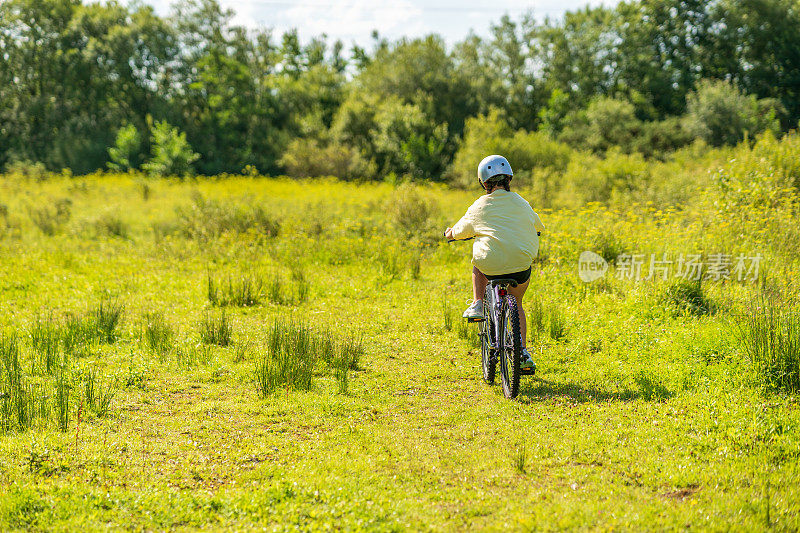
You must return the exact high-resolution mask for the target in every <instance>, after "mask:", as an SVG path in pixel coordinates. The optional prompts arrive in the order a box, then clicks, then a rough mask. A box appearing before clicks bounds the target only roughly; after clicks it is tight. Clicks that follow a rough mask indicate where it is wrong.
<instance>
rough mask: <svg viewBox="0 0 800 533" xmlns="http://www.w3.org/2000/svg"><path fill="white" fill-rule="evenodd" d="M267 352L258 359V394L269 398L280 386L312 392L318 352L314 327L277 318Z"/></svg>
mask: <svg viewBox="0 0 800 533" xmlns="http://www.w3.org/2000/svg"><path fill="white" fill-rule="evenodd" d="M266 344H267V346H266V348H267V349H266V350H264V351H262V352H261V353H260V354H259V356H258V358H257V359H256V364H255V371H254V378H255V385H256V391H257V392H258V394H259V395H260V396H261V397H267V396H269V395H270V394H272V393H273V392H274V391H275V390H276V389H277V388H278V387H285V388H287V389H292V390H311V378H312V376H313V373H314V366H315V364H316V362H317V352H316V350H315V349H314V344H315V343H314V342H313V337H312V332H311V328H310V327H309V326H308V325H307V324H305V323H302V322H299V323H298V322H293V321H291V320H281V319H276V320H275V321H274V322H273V324H272V327H271V328H270V330H269V332H268V335H267V341H266Z"/></svg>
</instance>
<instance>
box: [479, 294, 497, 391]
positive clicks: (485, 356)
mask: <svg viewBox="0 0 800 533" xmlns="http://www.w3.org/2000/svg"><path fill="white" fill-rule="evenodd" d="M488 302H489V298H488V289H487V293H486V296H484V298H483V322H480V338H481V363H482V367H483V381H485V382H486V383H487V384H489V385H491V384H493V383H494V376H495V373H496V372H497V358H496V357H495V355H494V353H493V348H492V347H493V346H494V345H495V342H494V341H493V340H492V339H493V338H494V323H493V322H492V321H491V317H492V313H490V312H489V310H488V307H489V304H488Z"/></svg>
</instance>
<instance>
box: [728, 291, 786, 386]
mask: <svg viewBox="0 0 800 533" xmlns="http://www.w3.org/2000/svg"><path fill="white" fill-rule="evenodd" d="M739 336H740V341H741V343H742V345H743V347H744V350H745V352H746V353H747V355H748V356H749V358H750V361H751V362H752V364H753V365H754V367H755V369H756V372H757V374H758V375H759V376H760V378H761V379H762V380H763V382H764V384H765V385H766V387H767V388H769V389H772V390H781V391H786V392H789V393H797V392H800V315H798V308H797V304H796V302H786V301H785V300H784V299H783V298H782V297H781V296H779V295H778V294H774V293H763V292H762V293H760V294H759V295H758V296H756V297H755V298H754V299H753V300H752V301H751V302H750V304H749V305H748V309H747V312H746V313H745V314H744V316H743V317H742V318H741V320H740V322H739Z"/></svg>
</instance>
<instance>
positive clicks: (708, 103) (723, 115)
mask: <svg viewBox="0 0 800 533" xmlns="http://www.w3.org/2000/svg"><path fill="white" fill-rule="evenodd" d="M765 104H766V105H765ZM686 127H687V129H688V130H689V131H690V132H691V133H692V134H693V135H694V136H696V137H698V138H701V139H703V140H705V141H706V142H707V143H708V144H710V145H712V146H722V145H724V144H728V145H734V144H736V143H738V142H739V141H741V140H742V139H744V138H745V136H746V135H749V136H750V137H754V136H755V135H756V134H758V133H761V132H763V131H771V132H773V133H777V132H778V131H780V121H779V120H778V118H777V111H776V109H775V108H774V107H772V103H771V102H770V101H767V102H759V101H758V100H757V99H756V97H755V96H752V95H749V96H748V95H746V94H744V93H743V92H742V91H740V90H739V89H738V88H737V87H735V86H734V85H732V84H731V83H730V82H728V81H721V80H702V81H700V82H699V83H698V84H697V86H696V88H695V90H694V91H693V92H691V93H689V95H688V96H687V98H686Z"/></svg>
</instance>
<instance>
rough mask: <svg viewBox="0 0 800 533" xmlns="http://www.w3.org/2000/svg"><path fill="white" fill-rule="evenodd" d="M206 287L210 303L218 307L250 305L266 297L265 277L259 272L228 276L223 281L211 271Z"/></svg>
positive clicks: (258, 302) (256, 303)
mask: <svg viewBox="0 0 800 533" xmlns="http://www.w3.org/2000/svg"><path fill="white" fill-rule="evenodd" d="M206 287H207V291H206V292H207V295H208V301H209V303H211V305H215V306H218V307H225V306H229V305H232V306H238V307H250V306H254V305H258V304H260V303H261V300H262V299H263V297H264V278H263V277H262V276H261V275H260V274H258V273H251V274H242V275H240V276H238V277H233V276H228V278H227V279H226V280H221V281H217V280H216V279H214V277H213V276H212V275H211V273H209V274H208V276H207V278H206Z"/></svg>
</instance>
